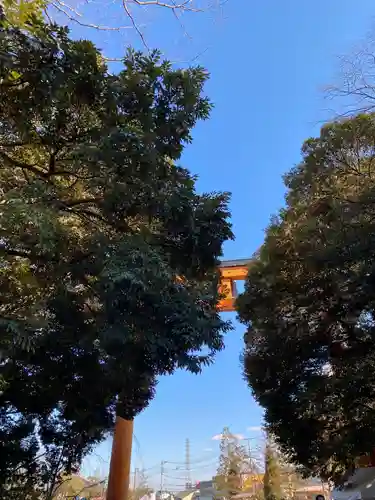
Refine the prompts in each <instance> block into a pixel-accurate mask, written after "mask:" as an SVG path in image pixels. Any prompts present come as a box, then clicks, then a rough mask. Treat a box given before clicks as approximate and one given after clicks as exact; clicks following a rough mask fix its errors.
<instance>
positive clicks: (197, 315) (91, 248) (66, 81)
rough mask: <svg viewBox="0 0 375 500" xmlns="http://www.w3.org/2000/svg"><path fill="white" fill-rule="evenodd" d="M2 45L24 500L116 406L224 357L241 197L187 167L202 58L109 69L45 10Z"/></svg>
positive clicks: (4, 427)
mask: <svg viewBox="0 0 375 500" xmlns="http://www.w3.org/2000/svg"><path fill="white" fill-rule="evenodd" d="M0 53H1V57H2V59H1V64H0V94H1V109H0V166H1V168H0V231H1V235H0V290H1V300H0V326H1V335H0V354H1V364H0V381H1V393H0V478H1V480H0V482H1V484H0V490H1V488H2V490H1V491H0V498H3V497H4V498H8V499H9V498H11V496H10V493H9V489H12V488H13V490H14V488H15V485H17V488H21V487H23V486H24V483H23V481H26V478H34V479H35V478H38V479H37V480H36V482H37V483H38V485H39V486H38V487H40V488H44V486H43V485H45V484H47V483H48V481H52V482H54V481H55V479H56V477H59V475H60V474H61V473H62V472H64V473H67V474H70V473H71V472H72V471H73V472H74V470H76V469H77V467H78V464H79V463H80V461H81V458H82V456H83V455H84V453H86V452H87V451H88V450H89V449H90V448H91V447H92V446H93V445H95V443H97V442H99V441H100V440H102V439H103V437H104V436H105V435H106V433H107V432H108V430H109V429H111V428H112V425H113V419H114V414H115V411H117V413H118V414H119V415H120V416H122V417H124V418H128V419H130V418H133V417H134V416H135V415H136V414H138V413H139V412H140V411H141V410H143V409H144V408H145V407H146V406H147V404H148V403H149V401H150V400H151V398H152V397H153V395H154V390H155V385H156V382H157V377H158V376H160V375H163V374H170V373H172V372H173V371H174V370H175V369H177V368H183V369H187V370H189V371H191V372H193V373H198V372H199V371H200V370H201V369H202V367H203V366H205V365H207V364H209V363H210V362H211V361H212V360H213V357H214V355H215V353H216V352H217V351H219V350H220V349H222V348H223V335H224V333H225V332H226V331H227V330H228V328H229V324H228V323H226V322H224V321H222V319H221V318H220V316H219V314H218V312H217V309H216V306H217V303H218V300H219V295H218V291H217V281H218V276H217V271H216V266H217V264H218V258H219V256H220V255H221V252H222V244H223V242H224V241H225V240H227V239H228V238H231V237H232V233H231V227H230V223H229V222H228V218H229V211H228V198H229V197H228V194H227V193H212V194H211V193H206V194H198V193H197V192H196V190H195V180H196V179H195V177H194V176H192V175H191V174H190V173H189V171H188V170H186V169H184V168H182V167H181V166H179V165H178V161H179V159H180V157H181V153H182V151H183V148H184V145H186V144H188V143H189V142H190V141H191V129H192V127H194V125H195V123H196V122H197V120H200V119H206V118H207V117H208V115H209V111H210V109H211V104H210V102H209V100H208V99H207V98H206V97H205V96H204V95H203V93H202V92H203V86H204V84H205V82H206V80H207V73H206V72H205V71H204V69H203V68H201V67H192V68H188V69H184V70H182V69H175V68H173V67H172V65H171V64H170V63H169V62H167V61H162V60H161V59H160V56H159V54H158V53H156V52H155V53H152V54H150V55H142V54H141V53H136V52H133V51H129V52H128V53H127V54H126V56H125V58H124V65H123V69H122V71H120V72H119V73H118V74H111V73H110V72H109V70H108V68H107V67H106V66H105V65H104V64H102V58H101V55H100V52H99V51H98V50H97V49H96V47H95V46H94V45H93V44H92V43H91V42H88V41H86V40H72V39H71V38H69V34H68V31H67V29H65V28H62V27H58V26H56V25H44V24H43V23H41V22H37V21H34V25H33V30H32V33H30V32H26V31H23V30H19V29H17V28H14V27H12V26H10V25H8V26H5V27H4V29H3V31H2V36H1V38H0ZM15 443H18V444H17V445H16V444H15ZM41 450H42V451H43V453H42V454H41V455H42V456H41V458H40V459H39V460H36V457H38V456H39V457H40V451H41ZM51 470H53V471H55V472H53V473H52V472H51ZM15 471H17V472H18V473H19V474H21V476H22V477H18V476H17V477H16V476H15ZM56 471H58V473H57V472H56ZM25 473H27V474H25ZM55 473H56V474H57V475H56V474H55ZM47 477H48V481H47V479H46V478H47ZM35 484H36V483H35ZM34 486H35V485H34ZM25 487H26V486H25ZM36 487H37V486H35V488H36ZM52 493H53V486H51V488H50V490H49V494H50V496H52ZM1 495H3V496H1ZM47 497H48V496H47ZM47 497H46V498H47ZM15 498H16V497H15ZM21 498H23V499H28V498H32V496H30V497H29V496H27V495H26V494H23V496H22V495H21ZM48 498H49V497H48Z"/></svg>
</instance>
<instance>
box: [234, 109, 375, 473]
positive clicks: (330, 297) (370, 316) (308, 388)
mask: <svg viewBox="0 0 375 500" xmlns="http://www.w3.org/2000/svg"><path fill="white" fill-rule="evenodd" d="M374 148H375V117H374V115H372V114H365V115H359V116H356V117H354V118H352V119H348V120H344V121H339V122H335V123H330V124H328V125H326V126H324V127H323V128H322V130H321V133H320V136H319V137H317V138H312V139H309V140H307V141H306V142H305V143H304V145H303V147H302V161H301V163H300V164H299V165H297V166H296V167H295V168H293V169H292V170H291V171H290V172H289V174H287V175H286V176H285V185H286V188H287V193H286V206H285V208H284V209H282V210H280V212H279V214H278V216H276V217H274V218H273V219H272V221H271V223H270V225H269V227H268V229H267V232H266V239H265V242H264V244H263V245H262V247H261V248H260V250H259V252H258V253H257V254H256V255H255V256H254V262H253V264H252V266H251V268H250V271H249V275H248V279H247V282H246V286H245V291H244V293H243V294H242V295H241V296H240V297H239V299H238V302H237V306H238V311H239V315H240V319H241V320H242V321H243V322H244V323H245V324H246V325H247V326H248V329H247V332H246V335H245V342H246V347H245V352H244V368H245V376H246V379H247V380H248V383H249V385H250V387H251V389H252V391H253V394H254V396H255V397H256V399H257V400H258V401H259V403H260V404H261V405H262V406H263V407H264V408H265V420H266V425H267V427H268V430H269V431H271V432H272V434H273V435H274V436H275V437H276V440H277V443H278V445H280V446H281V449H282V451H283V452H285V453H286V454H287V456H288V457H290V458H291V459H292V460H293V461H294V462H296V463H298V464H301V465H302V466H303V467H305V468H307V470H308V471H310V472H311V471H312V472H314V473H316V474H321V475H322V476H323V477H325V478H331V479H333V480H335V481H340V479H341V478H342V474H343V473H344V472H345V471H346V470H347V469H348V468H350V467H352V466H353V465H354V464H355V461H356V458H357V457H358V456H360V455H363V454H366V453H368V452H370V451H371V450H372V449H373V448H374V447H375V432H374V427H373V417H374V409H375V364H374V361H375V345H374V334H375V323H374V318H375V316H374V307H375V203H374V201H375V149H374Z"/></svg>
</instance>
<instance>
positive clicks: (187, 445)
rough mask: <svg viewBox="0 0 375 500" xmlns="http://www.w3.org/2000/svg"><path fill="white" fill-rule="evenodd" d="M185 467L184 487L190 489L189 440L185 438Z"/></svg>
mask: <svg viewBox="0 0 375 500" xmlns="http://www.w3.org/2000/svg"><path fill="white" fill-rule="evenodd" d="M185 467H186V484H185V488H186V489H187V490H190V488H191V474H190V441H189V439H186V444H185Z"/></svg>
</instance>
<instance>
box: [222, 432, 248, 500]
mask: <svg viewBox="0 0 375 500" xmlns="http://www.w3.org/2000/svg"><path fill="white" fill-rule="evenodd" d="M249 469H250V457H249V456H248V455H247V453H246V450H245V448H244V447H243V446H241V444H240V442H239V439H238V438H237V436H236V435H234V434H232V433H231V432H230V430H229V428H228V427H224V429H223V432H222V434H221V442H220V458H219V467H218V470H217V474H216V476H215V479H214V483H215V489H216V491H217V496H218V497H219V498H224V499H231V498H232V497H234V496H235V495H237V494H238V493H239V492H241V491H242V484H243V475H244V473H245V472H246V471H247V472H250V471H249Z"/></svg>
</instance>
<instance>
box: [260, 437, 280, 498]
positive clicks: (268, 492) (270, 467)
mask: <svg viewBox="0 0 375 500" xmlns="http://www.w3.org/2000/svg"><path fill="white" fill-rule="evenodd" d="M281 484H282V477H281V469H280V465H279V462H278V458H277V454H276V453H275V451H274V450H273V449H272V446H271V444H270V442H268V443H267V445H266V451H265V456H264V478H263V492H264V500H281V499H282V489H281Z"/></svg>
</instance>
